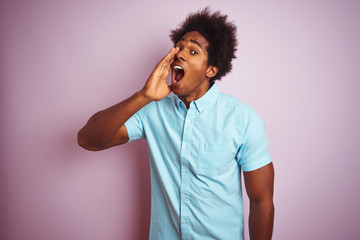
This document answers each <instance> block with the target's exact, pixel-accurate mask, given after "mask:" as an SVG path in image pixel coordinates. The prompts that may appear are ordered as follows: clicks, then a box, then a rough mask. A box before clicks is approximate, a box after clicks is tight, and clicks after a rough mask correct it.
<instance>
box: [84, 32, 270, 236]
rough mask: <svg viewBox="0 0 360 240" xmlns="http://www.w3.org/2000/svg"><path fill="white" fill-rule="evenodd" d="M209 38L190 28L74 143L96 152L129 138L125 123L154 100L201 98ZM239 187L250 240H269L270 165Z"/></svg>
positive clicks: (209, 72)
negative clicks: (179, 74)
mask: <svg viewBox="0 0 360 240" xmlns="http://www.w3.org/2000/svg"><path fill="white" fill-rule="evenodd" d="M208 46H209V42H208V41H207V40H206V39H205V38H204V37H203V36H202V35H201V34H200V33H198V32H196V31H192V32H188V33H187V34H185V35H184V37H183V38H182V39H181V40H180V41H179V42H178V43H177V44H176V48H172V49H171V50H170V52H169V53H168V54H167V55H166V56H165V57H164V58H163V59H162V60H161V61H160V62H159V63H158V64H157V65H156V67H155V69H154V71H153V72H152V73H151V75H150V76H149V78H148V79H147V81H146V83H145V85H144V87H143V88H142V89H141V90H140V91H138V92H136V93H135V94H134V95H132V96H131V97H130V98H128V99H126V100H124V101H122V102H120V103H118V104H116V105H114V106H112V107H110V108H107V109H105V110H102V111H100V112H98V113H96V114H94V115H93V116H92V117H91V118H90V119H89V121H88V122H87V123H86V125H85V126H84V127H83V128H82V129H81V130H80V131H79V133H78V143H79V145H80V146H82V147H83V148H85V149H87V150H91V151H99V150H103V149H107V148H110V147H113V146H117V145H120V144H124V143H126V142H128V141H129V137H128V133H127V130H126V127H125V125H124V124H125V122H126V121H127V120H128V119H129V118H130V117H131V116H132V115H134V114H135V113H136V112H137V111H139V110H140V109H141V108H142V107H144V106H145V105H147V104H148V103H150V102H152V101H159V100H161V99H163V98H165V97H166V96H167V95H168V94H169V93H170V92H171V91H173V92H174V93H175V94H176V95H178V96H179V98H180V99H181V100H182V101H183V102H184V104H185V106H186V107H187V108H189V105H190V103H191V102H192V101H194V100H196V99H199V98H200V97H202V96H203V95H204V94H205V93H206V92H207V91H208V90H209V88H210V79H211V78H212V77H214V76H215V75H216V73H217V72H218V68H217V67H216V66H208V53H207V50H206V49H207V47H208ZM175 65H177V66H181V67H182V69H183V70H184V73H185V74H184V76H183V78H182V79H181V80H176V78H175V73H174V72H173V73H172V84H171V85H170V86H168V85H167V83H166V79H167V77H168V75H169V73H170V70H171V69H172V68H174V66H175ZM244 179H245V187H246V191H247V194H248V196H249V200H250V214H249V231H250V239H251V240H267V239H271V236H272V229H273V221H274V205H273V185H274V168H273V165H272V163H270V164H268V165H266V166H264V167H262V168H260V169H257V170H254V171H250V172H244Z"/></svg>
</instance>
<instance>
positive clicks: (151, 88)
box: [140, 48, 180, 101]
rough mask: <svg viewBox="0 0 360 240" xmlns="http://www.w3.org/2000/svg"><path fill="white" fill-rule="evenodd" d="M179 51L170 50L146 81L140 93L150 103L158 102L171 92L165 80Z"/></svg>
mask: <svg viewBox="0 0 360 240" xmlns="http://www.w3.org/2000/svg"><path fill="white" fill-rule="evenodd" d="M179 50H180V49H179V48H172V49H171V50H170V52H169V53H168V54H167V55H166V56H165V57H164V58H163V59H161V61H160V62H159V63H158V64H157V65H156V67H155V69H154V71H153V72H152V73H151V75H150V77H149V78H148V80H147V81H146V83H145V86H144V87H143V89H142V90H141V91H140V92H141V93H142V94H143V95H144V96H145V97H146V98H147V99H149V100H150V101H159V100H161V99H163V98H165V97H166V96H167V95H168V94H169V93H170V92H171V88H170V86H168V85H167V83H166V79H167V77H168V76H169V73H170V69H171V64H172V63H173V62H174V60H175V55H176V54H177V53H178V52H179Z"/></svg>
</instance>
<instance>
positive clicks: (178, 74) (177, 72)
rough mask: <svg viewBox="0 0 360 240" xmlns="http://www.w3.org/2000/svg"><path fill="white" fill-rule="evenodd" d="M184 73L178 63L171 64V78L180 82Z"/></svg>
mask: <svg viewBox="0 0 360 240" xmlns="http://www.w3.org/2000/svg"><path fill="white" fill-rule="evenodd" d="M184 75H185V72H184V69H183V68H182V67H181V66H179V65H174V66H173V80H175V81H176V82H180V81H181V79H183V77H184Z"/></svg>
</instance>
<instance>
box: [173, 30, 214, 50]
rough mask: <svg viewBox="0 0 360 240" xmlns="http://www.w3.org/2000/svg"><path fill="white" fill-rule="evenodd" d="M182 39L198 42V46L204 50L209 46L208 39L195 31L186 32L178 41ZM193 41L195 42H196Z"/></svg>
mask: <svg viewBox="0 0 360 240" xmlns="http://www.w3.org/2000/svg"><path fill="white" fill-rule="evenodd" d="M181 41H184V42H193V43H195V42H196V43H198V44H200V46H201V47H202V48H203V49H204V50H206V48H207V47H208V46H209V42H208V40H206V38H205V37H204V36H203V35H201V34H200V33H199V32H197V31H191V32H188V33H186V34H185V35H184V36H183V37H182V38H181V39H180V40H179V42H181ZM196 43H195V44H196Z"/></svg>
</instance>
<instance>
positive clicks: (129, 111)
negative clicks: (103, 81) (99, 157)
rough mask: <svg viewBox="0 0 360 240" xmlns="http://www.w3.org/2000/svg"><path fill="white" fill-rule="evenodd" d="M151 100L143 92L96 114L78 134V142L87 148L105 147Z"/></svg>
mask: <svg viewBox="0 0 360 240" xmlns="http://www.w3.org/2000/svg"><path fill="white" fill-rule="evenodd" d="M149 102H150V100H149V99H148V98H146V97H145V96H144V95H143V94H142V92H141V91H140V92H137V93H135V94H134V95H132V96H131V97H130V98H128V99H126V100H124V101H122V102H120V103H118V104H116V105H114V106H112V107H110V108H107V109H105V110H102V111H100V112H98V113H96V114H94V115H93V116H92V117H91V118H90V119H89V120H88V122H87V123H86V125H85V126H84V127H83V128H82V129H81V130H80V131H79V133H78V142H79V144H80V145H81V146H83V147H85V148H96V147H99V146H102V145H105V144H106V143H107V142H109V141H111V139H112V138H113V137H114V136H115V134H116V133H117V131H118V130H119V129H120V128H121V127H122V126H123V125H124V124H125V122H126V121H127V120H128V119H129V118H130V117H131V116H132V115H134V114H135V113H136V112H137V111H139V110H140V109H141V108H142V107H144V106H145V105H146V104H148V103H149Z"/></svg>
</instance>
